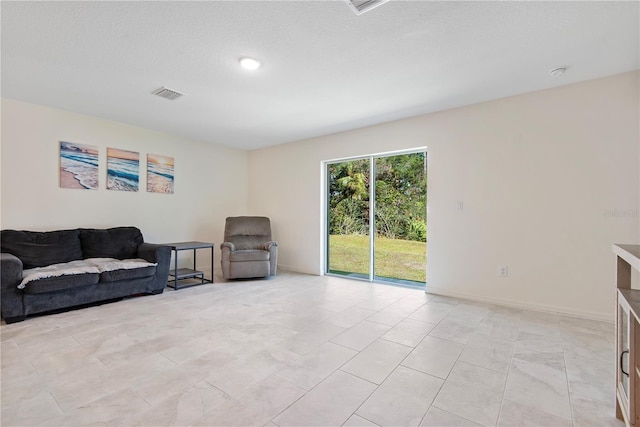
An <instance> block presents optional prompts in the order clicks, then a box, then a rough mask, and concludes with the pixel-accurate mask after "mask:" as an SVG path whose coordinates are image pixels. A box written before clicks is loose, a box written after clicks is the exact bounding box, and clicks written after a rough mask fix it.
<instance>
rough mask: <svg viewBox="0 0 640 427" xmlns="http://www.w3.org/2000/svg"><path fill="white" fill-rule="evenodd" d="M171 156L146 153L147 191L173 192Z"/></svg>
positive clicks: (172, 163)
mask: <svg viewBox="0 0 640 427" xmlns="http://www.w3.org/2000/svg"><path fill="white" fill-rule="evenodd" d="M173 166H174V162H173V157H169V156H159V155H157V154H147V191H148V192H150V193H165V194H173Z"/></svg>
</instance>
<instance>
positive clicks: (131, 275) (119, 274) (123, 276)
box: [100, 265, 156, 283]
mask: <svg viewBox="0 0 640 427" xmlns="http://www.w3.org/2000/svg"><path fill="white" fill-rule="evenodd" d="M154 274H156V266H155V265H150V266H148V267H139V268H132V269H121V270H112V271H104V272H102V273H100V283H108V282H117V281H119V280H133V279H141V278H143V277H149V276H153V275H154Z"/></svg>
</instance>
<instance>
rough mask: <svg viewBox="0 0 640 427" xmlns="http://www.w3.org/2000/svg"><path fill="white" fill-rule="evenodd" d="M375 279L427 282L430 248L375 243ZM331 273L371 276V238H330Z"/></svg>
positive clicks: (405, 242) (402, 242) (397, 241)
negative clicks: (428, 252)
mask: <svg viewBox="0 0 640 427" xmlns="http://www.w3.org/2000/svg"><path fill="white" fill-rule="evenodd" d="M375 244H376V252H375V265H376V272H375V274H376V276H382V277H389V278H394V279H402V280H412V281H415V282H425V281H426V276H427V269H426V265H427V244H426V243H423V242H413V241H410V240H400V239H387V238H384V237H378V238H376V240H375ZM329 270H330V271H332V272H345V273H358V274H363V275H365V276H367V277H368V275H369V236H361V235H355V234H352V235H335V234H334V235H331V236H329Z"/></svg>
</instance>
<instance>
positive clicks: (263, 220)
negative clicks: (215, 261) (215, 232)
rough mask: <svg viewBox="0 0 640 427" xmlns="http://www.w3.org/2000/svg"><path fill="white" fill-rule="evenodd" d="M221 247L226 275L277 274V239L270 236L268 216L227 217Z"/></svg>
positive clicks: (264, 275)
mask: <svg viewBox="0 0 640 427" xmlns="http://www.w3.org/2000/svg"><path fill="white" fill-rule="evenodd" d="M220 250H221V251H222V260H221V264H222V276H223V277H224V278H225V279H245V278H250V277H267V276H275V275H276V270H277V267H278V243H277V242H274V241H272V240H271V221H270V220H269V218H267V217H263V216H238V217H228V218H227V221H226V224H225V227H224V243H222V244H221V245H220Z"/></svg>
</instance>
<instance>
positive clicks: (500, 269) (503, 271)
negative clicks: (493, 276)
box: [498, 265, 509, 277]
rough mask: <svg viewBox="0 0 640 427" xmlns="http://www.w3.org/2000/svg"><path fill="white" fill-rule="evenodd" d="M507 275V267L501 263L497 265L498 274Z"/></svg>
mask: <svg viewBox="0 0 640 427" xmlns="http://www.w3.org/2000/svg"><path fill="white" fill-rule="evenodd" d="M508 275H509V267H507V266H506V265H501V266H500V267H498V276H500V277H507V276H508Z"/></svg>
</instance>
